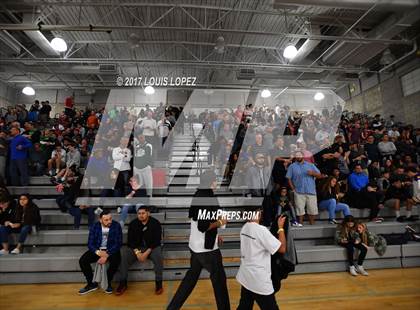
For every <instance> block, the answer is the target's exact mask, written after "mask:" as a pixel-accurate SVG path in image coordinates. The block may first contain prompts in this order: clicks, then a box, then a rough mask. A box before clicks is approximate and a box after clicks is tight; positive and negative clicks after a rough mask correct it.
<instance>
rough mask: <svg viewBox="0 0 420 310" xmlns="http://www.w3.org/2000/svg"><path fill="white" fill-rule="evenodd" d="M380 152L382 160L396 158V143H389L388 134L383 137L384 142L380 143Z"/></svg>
mask: <svg viewBox="0 0 420 310" xmlns="http://www.w3.org/2000/svg"><path fill="white" fill-rule="evenodd" d="M378 150H379V153H380V154H381V156H382V159H384V158H392V156H394V155H395V153H396V152H397V148H396V146H395V144H394V142H392V141H389V136H388V135H387V134H385V135H383V137H382V141H381V142H379V143H378Z"/></svg>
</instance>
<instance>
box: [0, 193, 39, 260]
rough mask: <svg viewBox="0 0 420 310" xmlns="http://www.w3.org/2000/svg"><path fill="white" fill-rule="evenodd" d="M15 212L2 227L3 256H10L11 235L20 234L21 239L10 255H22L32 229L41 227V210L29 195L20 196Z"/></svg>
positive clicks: (0, 232) (0, 238)
mask: <svg viewBox="0 0 420 310" xmlns="http://www.w3.org/2000/svg"><path fill="white" fill-rule="evenodd" d="M13 211H14V212H11V213H10V216H9V218H8V219H7V220H6V221H5V222H4V226H3V225H2V226H0V240H1V243H2V245H3V250H2V251H3V252H2V254H8V251H9V235H10V234H11V233H17V234H19V238H18V244H17V246H16V248H15V249H14V250H13V251H11V252H10V253H11V254H20V253H21V251H22V247H23V244H24V242H25V240H26V237H27V236H28V234H29V233H30V232H31V231H32V228H33V227H36V226H39V224H40V223H41V216H40V213H39V208H38V206H37V205H36V204H34V203H33V202H32V199H31V197H30V196H29V194H22V195H20V196H19V200H18V203H17V206H16V209H15V210H13Z"/></svg>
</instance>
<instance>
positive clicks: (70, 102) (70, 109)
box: [64, 96, 75, 119]
mask: <svg viewBox="0 0 420 310" xmlns="http://www.w3.org/2000/svg"><path fill="white" fill-rule="evenodd" d="M64 114H65V115H66V116H67V117H68V118H70V119H72V118H73V117H74V114H75V113H74V97H73V96H70V97H67V98H66V99H65V100H64Z"/></svg>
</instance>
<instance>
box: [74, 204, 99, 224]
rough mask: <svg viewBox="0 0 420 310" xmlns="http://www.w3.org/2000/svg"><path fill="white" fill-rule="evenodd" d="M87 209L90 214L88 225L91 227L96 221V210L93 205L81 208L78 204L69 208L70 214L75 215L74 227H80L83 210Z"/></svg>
mask: <svg viewBox="0 0 420 310" xmlns="http://www.w3.org/2000/svg"><path fill="white" fill-rule="evenodd" d="M83 211H86V213H87V215H88V226H89V227H91V226H92V225H93V224H94V222H95V210H94V208H93V207H89V208H85V209H83V210H81V209H80V208H79V207H78V206H75V207H72V208H70V209H69V213H70V215H72V216H73V217H74V224H73V225H74V228H76V229H79V227H80V222H81V220H82V212H83Z"/></svg>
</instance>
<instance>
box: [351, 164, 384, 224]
mask: <svg viewBox="0 0 420 310" xmlns="http://www.w3.org/2000/svg"><path fill="white" fill-rule="evenodd" d="M348 185H349V193H348V198H349V203H350V206H351V207H353V208H357V209H364V208H367V209H370V214H369V220H370V221H375V222H382V221H383V219H382V218H379V217H378V213H379V209H380V208H381V207H383V205H382V204H380V201H381V194H380V193H378V192H377V191H376V188H375V187H374V186H371V185H370V184H369V178H368V176H367V175H366V174H365V173H364V172H363V170H362V166H361V165H360V164H356V165H355V167H354V172H353V173H352V174H350V176H349V179H348Z"/></svg>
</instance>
